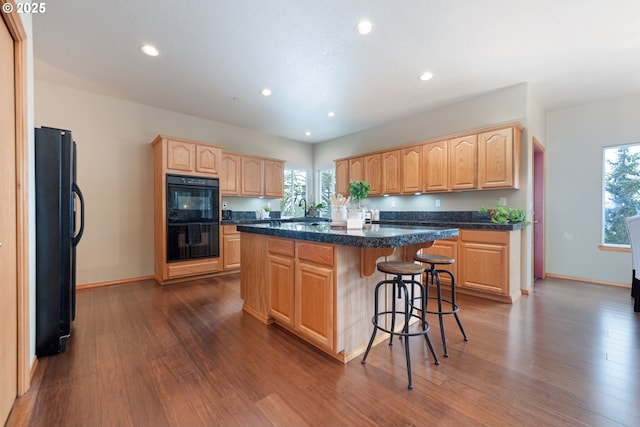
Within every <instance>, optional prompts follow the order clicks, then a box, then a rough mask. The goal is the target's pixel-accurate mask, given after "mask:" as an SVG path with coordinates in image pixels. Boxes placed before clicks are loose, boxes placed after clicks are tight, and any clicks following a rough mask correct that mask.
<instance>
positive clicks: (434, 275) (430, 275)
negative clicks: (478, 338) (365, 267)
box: [413, 254, 469, 357]
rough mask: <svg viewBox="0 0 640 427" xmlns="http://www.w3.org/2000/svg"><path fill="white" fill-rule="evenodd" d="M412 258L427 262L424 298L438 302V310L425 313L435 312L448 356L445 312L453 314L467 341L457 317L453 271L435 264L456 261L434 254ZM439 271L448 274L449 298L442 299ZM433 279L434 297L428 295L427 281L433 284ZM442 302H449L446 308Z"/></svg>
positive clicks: (445, 354)
mask: <svg viewBox="0 0 640 427" xmlns="http://www.w3.org/2000/svg"><path fill="white" fill-rule="evenodd" d="M413 259H414V260H416V261H419V262H421V263H424V264H429V268H427V269H426V270H425V279H424V289H425V295H426V298H425V300H430V299H434V300H436V301H437V302H438V310H437V311H436V310H429V309H427V310H426V311H427V313H430V314H437V315H438V319H439V320H440V335H442V346H443V347H444V357H449V352H448V351H447V337H446V336H445V334H444V322H443V321H442V316H443V315H445V314H453V315H454V316H455V318H456V322H458V327H459V328H460V332H462V336H463V337H464V340H465V341H468V340H469V339H468V338H467V334H465V332H464V328H463V327H462V323H461V322H460V318H459V317H458V310H460V308H459V307H458V305H457V304H456V279H455V277H454V276H453V273H452V272H450V271H449V270H442V269H440V270H439V269H437V268H436V265H452V264H453V263H455V262H456V260H455V259H453V258H449V257H446V256H442V255H435V254H417V255H416V256H415V257H414V258H413ZM440 273H445V274H448V275H449V277H451V300H445V299H442V289H441V287H440ZM434 279H435V285H436V292H437V295H436V296H435V297H430V296H429V283H431V285H432V286H433V284H434ZM443 302H445V303H447V304H449V307H448V309H447V308H445V307H443V304H442V303H443Z"/></svg>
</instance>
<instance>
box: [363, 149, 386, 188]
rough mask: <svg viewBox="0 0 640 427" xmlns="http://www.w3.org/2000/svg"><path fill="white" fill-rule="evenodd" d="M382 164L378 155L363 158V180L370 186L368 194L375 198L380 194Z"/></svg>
mask: <svg viewBox="0 0 640 427" xmlns="http://www.w3.org/2000/svg"><path fill="white" fill-rule="evenodd" d="M381 178H382V164H381V157H380V153H377V154H370V155H368V156H364V180H365V181H367V182H368V183H369V185H371V189H370V190H369V194H370V195H371V196H377V195H380V194H382V183H381Z"/></svg>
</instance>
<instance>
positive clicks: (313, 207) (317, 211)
mask: <svg viewBox="0 0 640 427" xmlns="http://www.w3.org/2000/svg"><path fill="white" fill-rule="evenodd" d="M322 209H324V204H322V203H318V204H315V203H311V204H310V205H309V210H308V212H309V216H310V217H312V218H318V217H320V216H322V215H321V213H322Z"/></svg>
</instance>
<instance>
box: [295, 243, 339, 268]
mask: <svg viewBox="0 0 640 427" xmlns="http://www.w3.org/2000/svg"><path fill="white" fill-rule="evenodd" d="M296 248H297V253H298V259H299V260H302V261H310V262H315V263H316V264H322V265H328V266H329V267H333V261H334V259H333V249H334V248H333V246H332V245H321V244H318V243H307V242H300V241H298V244H297V246H296Z"/></svg>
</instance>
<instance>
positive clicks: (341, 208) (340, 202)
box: [331, 193, 351, 227]
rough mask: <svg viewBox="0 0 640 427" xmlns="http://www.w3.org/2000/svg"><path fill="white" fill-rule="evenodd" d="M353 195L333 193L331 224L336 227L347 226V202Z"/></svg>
mask: <svg viewBox="0 0 640 427" xmlns="http://www.w3.org/2000/svg"><path fill="white" fill-rule="evenodd" d="M350 201H351V197H344V196H343V195H342V194H340V193H338V194H332V195H331V225H332V226H334V227H346V225H347V204H348V203H349V202H350Z"/></svg>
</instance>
